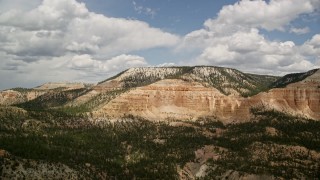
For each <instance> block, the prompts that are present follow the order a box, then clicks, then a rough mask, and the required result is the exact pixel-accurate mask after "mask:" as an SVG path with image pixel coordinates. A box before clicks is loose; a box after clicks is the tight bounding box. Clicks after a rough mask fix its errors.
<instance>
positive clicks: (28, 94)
mask: <svg viewBox="0 0 320 180" xmlns="http://www.w3.org/2000/svg"><path fill="white" fill-rule="evenodd" d="M318 74H319V70H317V69H315V70H311V71H308V72H306V73H296V74H289V75H286V76H284V77H276V76H266V75H256V74H248V73H243V72H241V71H238V70H236V69H231V68H224V67H215V66H195V67H141V68H130V69H128V70H126V71H123V72H121V73H119V74H117V75H116V76H114V77H111V78H109V79H107V80H105V81H102V82H100V83H98V84H97V85H85V84H82V83H47V84H44V85H42V86H39V87H36V88H34V89H23V88H17V89H11V90H7V91H2V92H1V96H0V102H1V103H2V104H4V105H10V104H19V105H18V106H19V107H22V108H27V109H51V108H55V109H57V108H58V109H62V110H63V111H66V112H72V113H90V115H91V116H92V117H93V118H101V117H103V118H107V119H108V118H115V117H124V116H127V115H134V116H141V117H144V118H147V119H154V120H156V119H158V120H165V119H172V118H173V119H181V120H183V119H193V120H195V119H197V118H199V117H205V116H214V117H217V118H219V119H221V120H223V121H224V122H238V121H239V122H240V121H246V120H248V119H250V114H251V113H250V110H251V109H252V108H254V107H256V106H263V107H268V108H269V109H270V108H271V109H276V110H279V111H285V112H289V113H291V114H296V115H303V116H306V117H309V118H315V119H317V118H320V115H319V111H318V108H317V107H318V104H319V102H317V97H318V96H319V89H318V86H319V79H320V78H318ZM310 83H311V84H310ZM312 83H313V84H312ZM306 84H308V86H306ZM313 85H314V86H313ZM291 86H295V89H292V87H291ZM274 88H276V89H274ZM288 88H289V89H288ZM310 88H311V89H312V88H315V89H314V90H312V91H310V92H309V89H310ZM298 91H299V92H300V95H299V96H298V95H297V94H299V93H297V92H298ZM301 93H302V94H301ZM314 98H315V99H314Z"/></svg>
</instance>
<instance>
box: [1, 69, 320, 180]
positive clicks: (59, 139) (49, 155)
mask: <svg viewBox="0 0 320 180" xmlns="http://www.w3.org/2000/svg"><path fill="white" fill-rule="evenodd" d="M319 87H320V70H312V71H309V72H306V73H300V74H291V75H286V76H284V77H280V78H279V77H273V76H264V75H255V74H247V73H242V72H240V71H238V70H235V69H230V68H222V67H207V66H201V67H200V66H197V67H161V68H158V67H157V68H131V69H128V70H126V71H124V72H122V73H120V74H118V75H116V76H114V77H112V78H109V79H107V80H105V81H103V82H100V83H98V84H97V85H85V86H82V85H81V84H78V83H73V84H70V85H68V84H65V83H47V84H44V85H41V86H39V87H36V88H32V89H23V88H15V89H11V90H6V91H2V92H1V93H0V94H1V96H0V98H2V99H0V100H1V103H2V104H1V106H0V178H1V179H15V178H17V179H19V178H26V179H32V178H35V177H37V178H39V179H40V178H43V179H52V178H60V179H150V178H151V179H182V180H185V179H316V178H317V177H319V175H320V168H319V167H320V164H319V162H320V146H319V145H320V133H319V128H320V121H319V120H320V101H319V100H320V88H319ZM13 104H14V105H13Z"/></svg>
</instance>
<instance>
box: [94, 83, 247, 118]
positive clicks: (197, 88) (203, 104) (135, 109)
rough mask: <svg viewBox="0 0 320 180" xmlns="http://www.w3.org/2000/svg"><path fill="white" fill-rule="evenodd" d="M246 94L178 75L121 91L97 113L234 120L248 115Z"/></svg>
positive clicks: (99, 115)
mask: <svg viewBox="0 0 320 180" xmlns="http://www.w3.org/2000/svg"><path fill="white" fill-rule="evenodd" d="M241 101H243V98H242V97H238V96H225V95H223V94H222V93H220V92H219V91H218V90H217V89H215V88H210V87H204V86H203V85H201V84H200V83H196V82H186V81H183V80H177V79H166V80H161V81H158V82H156V83H154V84H151V85H149V86H144V87H140V88H137V89H135V90H132V91H129V92H127V93H124V94H122V95H120V96H119V97H118V98H116V99H114V100H112V101H111V102H109V103H108V104H107V105H105V106H104V107H103V108H102V109H100V110H98V111H95V112H94V116H96V117H104V116H108V117H118V116H125V115H129V114H131V115H135V116H142V117H145V118H148V119H152V120H168V119H184V120H188V119H189V120H195V119H197V118H199V117H201V116H217V117H218V118H220V119H223V120H226V121H228V120H230V119H232V118H233V117H234V116H235V115H236V116H237V117H238V120H244V119H247V118H248V115H249V111H248V109H242V106H241V104H242V102H241Z"/></svg>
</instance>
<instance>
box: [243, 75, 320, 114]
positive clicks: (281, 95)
mask: <svg viewBox="0 0 320 180" xmlns="http://www.w3.org/2000/svg"><path fill="white" fill-rule="evenodd" d="M248 101H249V104H251V106H254V105H258V104H263V105H266V106H267V107H269V108H272V109H275V110H278V111H283V112H287V113H290V114H293V115H300V116H306V117H308V118H312V119H318V120H320V70H318V71H317V72H316V73H314V74H313V75H311V76H309V77H307V78H306V79H304V80H303V81H300V82H297V83H292V84H289V85H288V86H286V87H285V88H275V89H271V90H270V91H269V92H267V93H260V94H258V95H256V96H253V97H251V98H249V100H248Z"/></svg>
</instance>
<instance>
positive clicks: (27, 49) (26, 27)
mask: <svg viewBox="0 0 320 180" xmlns="http://www.w3.org/2000/svg"><path fill="white" fill-rule="evenodd" d="M0 39H1V40H2V41H1V42H0V45H1V48H0V50H2V51H4V52H6V53H8V54H14V55H18V56H25V55H28V56H31V57H32V56H34V57H38V56H40V57H42V56H63V55H66V54H68V53H78V54H93V55H94V54H99V55H105V56H108V57H112V56H114V55H117V54H121V53H128V52H132V51H136V50H141V49H147V48H154V47H167V46H172V45H175V44H176V43H177V41H178V40H179V37H177V36H176V35H173V34H170V33H166V32H164V31H162V30H161V29H157V28H152V27H150V26H149V25H148V24H147V23H145V22H142V21H137V20H128V19H121V18H112V17H106V16H104V15H101V14H96V13H93V12H90V11H89V10H88V9H87V8H86V6H85V4H83V3H79V2H77V1H76V0H55V1H52V0H44V1H43V2H42V3H41V4H40V5H39V6H38V7H36V8H34V9H31V10H27V11H26V10H23V9H10V10H8V11H5V12H3V13H1V14H0ZM35 59H36V58H35Z"/></svg>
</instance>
